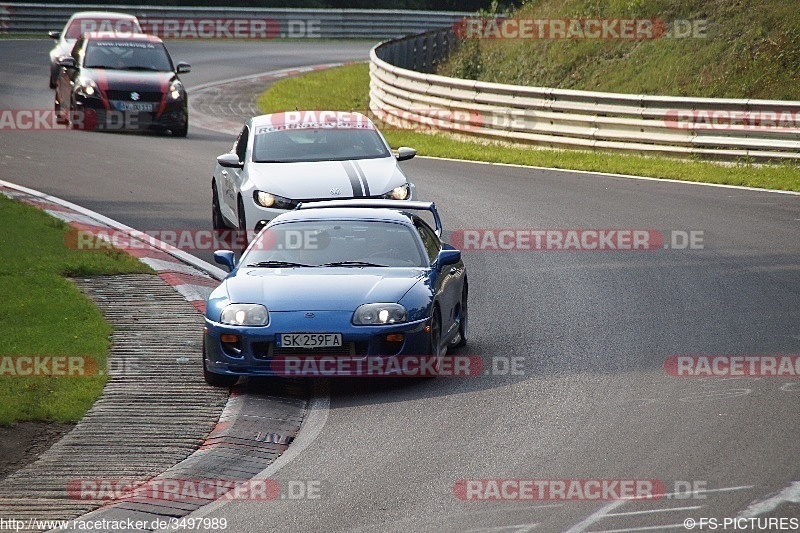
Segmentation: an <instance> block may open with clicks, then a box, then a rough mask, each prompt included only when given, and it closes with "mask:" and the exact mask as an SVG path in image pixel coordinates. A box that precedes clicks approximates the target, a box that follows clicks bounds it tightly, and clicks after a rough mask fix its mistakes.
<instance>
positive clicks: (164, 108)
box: [55, 33, 191, 137]
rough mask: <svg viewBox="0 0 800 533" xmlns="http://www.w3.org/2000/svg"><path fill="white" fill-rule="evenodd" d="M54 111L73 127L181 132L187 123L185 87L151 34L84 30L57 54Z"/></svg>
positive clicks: (181, 66) (180, 68)
mask: <svg viewBox="0 0 800 533" xmlns="http://www.w3.org/2000/svg"><path fill="white" fill-rule="evenodd" d="M58 66H59V73H58V76H57V80H56V94H55V112H56V117H57V119H58V121H59V122H60V123H62V124H69V125H70V126H71V127H72V128H74V129H88V130H93V129H100V130H138V131H143V130H159V131H169V132H170V133H172V135H174V136H177V137H185V136H186V133H187V131H188V128H189V111H188V102H187V95H186V90H185V89H184V87H183V83H182V82H181V80H180V78H179V77H178V75H179V74H183V73H186V72H189V71H190V70H191V67H190V66H189V65H188V64H187V63H178V64H177V65H174V64H173V62H172V58H171V57H170V55H169V52H168V51H167V48H166V47H165V46H164V43H163V42H162V41H161V39H159V38H158V37H156V36H153V35H144V34H132V35H130V36H125V37H121V36H119V35H116V34H114V33H87V34H84V35H82V36H81V37H79V38H78V40H77V41H76V43H75V46H74V47H73V49H72V53H71V54H70V55H68V56H66V57H61V58H59V60H58Z"/></svg>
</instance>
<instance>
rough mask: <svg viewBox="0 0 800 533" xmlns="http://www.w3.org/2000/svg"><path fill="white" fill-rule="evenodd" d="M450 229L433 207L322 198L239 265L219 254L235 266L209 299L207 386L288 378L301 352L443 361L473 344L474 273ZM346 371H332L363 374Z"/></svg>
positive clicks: (287, 217)
mask: <svg viewBox="0 0 800 533" xmlns="http://www.w3.org/2000/svg"><path fill="white" fill-rule="evenodd" d="M424 212H428V214H429V215H432V219H433V226H434V228H432V227H431V225H429V224H428V223H426V222H425V220H423V218H422V216H421V215H424V214H425V213H424ZM425 218H431V217H429V216H427V215H426V216H425ZM441 234H442V225H441V221H440V218H439V214H438V212H437V211H436V206H435V205H434V204H433V203H432V202H417V201H407V202H404V203H403V206H402V207H398V205H397V202H396V201H391V200H340V201H327V202H314V203H305V204H300V205H299V206H298V207H297V208H296V209H295V210H293V211H289V212H287V213H284V214H282V215H280V216H278V217H276V218H274V219H273V220H272V221H271V222H270V223H269V224H268V225H267V226H266V227H265V228H264V229H263V230H262V231H261V232H260V233H259V234H258V236H257V237H256V238H255V239H254V240H253V242H252V243H251V244H250V245H249V246H248V248H247V250H246V251H245V252H244V254H243V255H242V257H241V259H240V261H239V262H238V264H237V263H236V260H235V255H234V253H233V252H232V251H218V252H216V253H215V254H214V257H215V260H216V261H217V262H218V263H220V264H223V265H225V266H226V267H228V269H230V270H231V273H230V274H229V275H228V277H226V278H225V280H223V282H222V284H221V285H220V286H219V287H217V288H216V289H215V290H214V292H212V293H211V295H210V296H209V298H208V301H207V305H206V315H205V330H204V338H203V341H204V342H203V374H204V376H205V380H206V382H207V383H209V384H210V385H213V386H230V385H232V384H233V383H234V382H235V381H236V380H237V379H238V376H264V375H286V374H285V373H284V372H283V370H284V369H285V366H281V365H285V364H286V362H287V361H288V360H292V359H297V360H301V359H305V360H306V361H308V360H309V359H310V360H314V359H316V360H320V359H328V360H329V362H330V361H331V360H332V361H334V362H336V361H343V360H346V361H350V362H353V361H364V360H367V361H369V362H370V364H371V363H373V362H375V361H378V362H381V361H383V362H385V361H389V360H395V361H396V360H398V359H406V358H409V357H410V358H415V357H422V358H428V359H433V360H434V361H435V362H436V363H437V364H438V362H439V361H441V358H442V356H444V355H445V354H446V352H447V349H448V348H450V347H452V348H455V347H461V346H463V345H464V344H465V343H466V341H467V296H468V284H467V272H466V268H465V266H464V263H463V261H462V259H461V252H460V251H458V250H456V249H454V248H453V247H452V246H450V245H448V244H446V243H444V242H442V240H441ZM278 362H281V365H279V364H277V363H278ZM334 366H335V365H334ZM315 368H316V367H315ZM342 368H344V367H341V366H339V367H338V370H339V371H340V372H339V373H337V372H336V370H337V368H333V371H332V372H331V373H329V374H328V375H354V374H352V373H350V374H348V372H350V371H351V370H352V368H353V367H347V369H346V370H342ZM309 375H314V374H313V373H312V374H309ZM358 375H363V374H358Z"/></svg>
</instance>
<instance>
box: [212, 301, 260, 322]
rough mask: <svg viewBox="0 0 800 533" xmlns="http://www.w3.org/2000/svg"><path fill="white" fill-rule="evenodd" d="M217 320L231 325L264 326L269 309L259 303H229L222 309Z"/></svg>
mask: <svg viewBox="0 0 800 533" xmlns="http://www.w3.org/2000/svg"><path fill="white" fill-rule="evenodd" d="M219 321H220V322H222V323H223V324H228V325H231V326H266V325H267V323H268V322H269V311H267V308H266V307H264V306H263V305H261V304H230V305H228V306H226V307H225V309H223V310H222V316H221V317H220V320H219Z"/></svg>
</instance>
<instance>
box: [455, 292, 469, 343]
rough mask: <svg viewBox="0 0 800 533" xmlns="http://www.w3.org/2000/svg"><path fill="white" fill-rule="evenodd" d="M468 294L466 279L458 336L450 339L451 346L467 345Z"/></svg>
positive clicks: (462, 295)
mask: <svg viewBox="0 0 800 533" xmlns="http://www.w3.org/2000/svg"><path fill="white" fill-rule="evenodd" d="M468 296H469V289H468V287H467V282H466V281H464V288H463V289H462V290H461V304H460V305H459V322H458V336H457V337H456V338H454V339H453V340H452V341H450V348H463V347H464V346H466V345H467V333H468V332H469V307H468V305H467V297H468Z"/></svg>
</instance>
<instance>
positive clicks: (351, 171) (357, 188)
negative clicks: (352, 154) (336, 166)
mask: <svg viewBox="0 0 800 533" xmlns="http://www.w3.org/2000/svg"><path fill="white" fill-rule="evenodd" d="M342 166H343V167H344V171H345V172H347V177H348V178H350V185H351V186H352V187H353V198H363V197H364V188H363V185H364V182H363V181H362V180H361V177H360V176H359V175H358V173H357V172H356V169H355V168H354V167H353V163H351V162H350V161H342Z"/></svg>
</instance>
